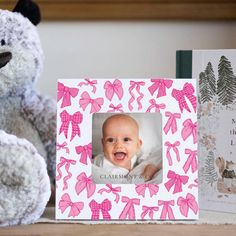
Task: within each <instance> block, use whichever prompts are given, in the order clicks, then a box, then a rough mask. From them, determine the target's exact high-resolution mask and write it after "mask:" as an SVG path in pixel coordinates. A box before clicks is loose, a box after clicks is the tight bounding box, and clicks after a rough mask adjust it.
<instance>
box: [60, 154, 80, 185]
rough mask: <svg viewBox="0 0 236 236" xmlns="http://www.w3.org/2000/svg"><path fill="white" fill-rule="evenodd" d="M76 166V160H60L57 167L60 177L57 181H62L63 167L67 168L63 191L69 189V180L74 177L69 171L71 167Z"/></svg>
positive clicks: (62, 158) (63, 158)
mask: <svg viewBox="0 0 236 236" xmlns="http://www.w3.org/2000/svg"><path fill="white" fill-rule="evenodd" d="M75 164H76V161H75V160H69V159H66V158H65V157H61V158H60V163H59V164H58V165H57V172H58V176H57V177H56V180H57V181H58V180H60V179H61V177H62V172H61V167H62V166H65V170H66V172H67V176H65V177H64V178H63V182H64V185H63V190H65V189H67V188H68V184H67V180H68V179H70V178H71V176H72V174H71V172H70V171H69V169H70V165H75Z"/></svg>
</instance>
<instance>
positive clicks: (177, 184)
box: [165, 170, 188, 194]
mask: <svg viewBox="0 0 236 236" xmlns="http://www.w3.org/2000/svg"><path fill="white" fill-rule="evenodd" d="M167 178H168V179H170V180H169V181H168V182H166V183H165V186H166V189H167V190H168V191H170V189H171V187H172V186H174V192H173V194H175V193H179V192H182V184H186V183H187V182H188V176H185V175H178V174H176V173H175V172H174V171H172V170H169V172H168V174H167Z"/></svg>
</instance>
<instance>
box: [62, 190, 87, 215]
mask: <svg viewBox="0 0 236 236" xmlns="http://www.w3.org/2000/svg"><path fill="white" fill-rule="evenodd" d="M68 207H70V212H69V215H68V217H70V216H73V217H75V216H78V215H79V213H80V212H81V211H82V210H83V208H84V203H83V202H72V201H71V199H70V196H69V195H68V194H67V193H65V194H63V195H62V197H61V200H60V201H59V209H60V210H61V213H64V211H65V210H66V209H67V208H68Z"/></svg>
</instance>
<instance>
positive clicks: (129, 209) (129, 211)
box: [119, 196, 140, 220]
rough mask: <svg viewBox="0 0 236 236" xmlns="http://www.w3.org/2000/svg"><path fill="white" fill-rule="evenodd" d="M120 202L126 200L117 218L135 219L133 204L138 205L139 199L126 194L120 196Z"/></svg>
mask: <svg viewBox="0 0 236 236" xmlns="http://www.w3.org/2000/svg"><path fill="white" fill-rule="evenodd" d="M122 202H126V205H125V207H124V209H123V211H122V212H121V214H120V216H119V219H120V220H125V219H126V218H127V217H128V219H129V220H134V219H135V209H134V205H139V204H140V200H139V199H138V198H131V199H130V198H128V197H126V196H123V197H122Z"/></svg>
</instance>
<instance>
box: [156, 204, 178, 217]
mask: <svg viewBox="0 0 236 236" xmlns="http://www.w3.org/2000/svg"><path fill="white" fill-rule="evenodd" d="M174 204H175V202H174V200H171V201H163V200H158V205H159V206H163V208H162V212H161V216H160V218H161V220H166V218H167V216H168V219H170V220H174V219H175V217H174V214H173V211H172V208H171V206H174Z"/></svg>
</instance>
